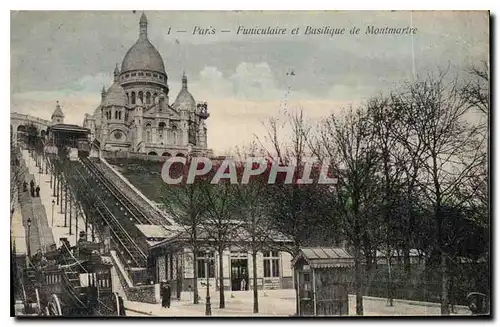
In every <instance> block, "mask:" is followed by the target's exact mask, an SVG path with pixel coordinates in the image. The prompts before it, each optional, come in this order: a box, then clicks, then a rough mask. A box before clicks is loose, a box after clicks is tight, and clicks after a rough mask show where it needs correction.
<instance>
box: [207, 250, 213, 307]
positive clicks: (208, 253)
mask: <svg viewBox="0 0 500 327" xmlns="http://www.w3.org/2000/svg"><path fill="white" fill-rule="evenodd" d="M205 254H206V260H205V261H206V265H207V269H206V270H205V272H206V274H207V300H206V302H205V316H211V315H212V305H211V304H210V287H209V281H210V280H209V276H210V272H209V268H210V262H209V255H210V251H208V250H207V251H206V252H205Z"/></svg>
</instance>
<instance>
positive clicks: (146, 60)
mask: <svg viewBox="0 0 500 327" xmlns="http://www.w3.org/2000/svg"><path fill="white" fill-rule="evenodd" d="M131 70H151V71H155V72H160V73H163V74H165V65H164V63H163V59H162V57H161V55H160V53H159V52H158V50H156V48H155V46H154V45H152V44H151V42H149V40H148V20H147V18H146V15H145V14H144V13H143V14H142V16H141V19H140V21H139V39H138V40H137V42H136V43H135V44H134V45H133V46H132V47H131V48H130V49H129V50H128V51H127V53H126V54H125V57H124V58H123V61H122V69H121V73H122V74H123V73H125V72H127V71H131Z"/></svg>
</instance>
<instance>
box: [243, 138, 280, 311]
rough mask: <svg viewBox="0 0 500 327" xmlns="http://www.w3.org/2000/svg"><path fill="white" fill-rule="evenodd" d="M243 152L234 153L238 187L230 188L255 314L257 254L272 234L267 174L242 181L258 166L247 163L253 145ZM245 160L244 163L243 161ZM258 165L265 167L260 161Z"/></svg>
mask: <svg viewBox="0 0 500 327" xmlns="http://www.w3.org/2000/svg"><path fill="white" fill-rule="evenodd" d="M244 152H245V153H241V152H240V151H238V156H237V157H238V158H239V161H238V163H237V164H236V166H237V176H238V177H239V181H240V183H239V184H236V185H234V188H235V200H236V201H237V203H238V205H239V206H240V211H239V212H240V217H239V218H240V219H241V220H242V222H243V223H242V232H241V233H238V234H239V235H238V239H239V240H240V241H241V243H243V244H245V246H246V247H247V248H248V250H249V251H250V252H251V254H252V277H253V278H252V280H253V312H254V313H258V312H259V293H258V292H259V291H258V289H257V252H258V251H263V250H264V249H268V248H269V247H270V244H271V243H272V242H273V240H272V238H273V233H272V226H271V223H270V219H269V217H268V215H267V210H266V209H267V208H268V205H269V201H268V192H267V187H268V183H267V181H268V179H267V178H268V175H267V173H268V171H266V172H264V173H262V174H259V175H253V176H249V177H248V181H243V180H242V179H243V174H242V173H243V171H244V169H245V168H246V169H250V168H252V169H258V168H259V167H257V166H258V165H259V163H256V162H254V161H250V160H248V158H256V157H258V155H257V153H258V151H257V145H256V144H255V143H254V144H252V145H251V146H250V147H249V148H248V149H245V150H244ZM247 160H248V161H247ZM260 165H266V168H267V162H266V161H264V160H263V162H261V163H260Z"/></svg>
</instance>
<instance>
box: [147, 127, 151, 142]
mask: <svg viewBox="0 0 500 327" xmlns="http://www.w3.org/2000/svg"><path fill="white" fill-rule="evenodd" d="M146 142H147V143H151V125H150V124H147V125H146Z"/></svg>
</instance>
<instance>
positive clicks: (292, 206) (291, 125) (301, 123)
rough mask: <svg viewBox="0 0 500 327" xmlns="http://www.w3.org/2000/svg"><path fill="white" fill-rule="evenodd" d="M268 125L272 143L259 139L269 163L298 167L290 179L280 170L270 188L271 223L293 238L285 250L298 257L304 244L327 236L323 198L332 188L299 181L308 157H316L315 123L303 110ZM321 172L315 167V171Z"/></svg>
mask: <svg viewBox="0 0 500 327" xmlns="http://www.w3.org/2000/svg"><path fill="white" fill-rule="evenodd" d="M266 128H267V136H266V138H265V139H264V141H267V143H268V144H270V145H269V146H268V148H266V147H265V146H264V145H263V144H264V142H263V141H261V140H259V139H258V141H259V142H260V144H261V146H262V148H263V152H264V153H265V156H266V159H268V160H269V164H276V165H278V166H293V167H295V169H294V172H293V174H291V175H292V176H291V181H290V182H287V180H286V179H287V173H284V172H282V173H277V175H276V178H275V179H274V181H271V183H270V184H269V185H268V186H267V188H266V191H267V192H266V193H267V194H268V195H267V196H268V199H269V205H268V214H269V217H270V222H271V225H272V226H273V228H274V229H275V230H277V231H279V232H281V233H283V234H284V235H286V236H287V237H288V238H290V239H291V240H292V241H293V243H291V246H290V245H284V246H283V248H282V250H283V251H287V252H288V253H290V254H291V255H292V256H295V255H296V254H297V253H298V251H299V249H300V247H301V246H306V245H313V244H314V242H315V241H316V242H320V241H321V240H323V238H324V235H321V234H322V232H323V231H322V228H320V227H319V226H320V225H319V223H320V222H321V219H322V217H323V216H324V214H326V213H325V212H324V211H322V210H325V211H327V207H326V206H325V205H324V203H323V200H324V194H325V192H326V191H327V189H328V187H327V186H326V185H318V184H317V183H312V184H299V183H298V180H299V179H300V178H301V177H302V174H303V172H304V168H305V164H306V162H307V160H309V158H308V156H310V157H312V152H311V150H310V149H309V141H310V137H311V126H309V125H308V123H307V122H306V120H305V118H304V114H303V111H302V110H297V111H296V112H292V113H286V115H285V120H284V121H280V120H279V119H278V118H271V119H269V121H268V122H267V125H266ZM287 136H288V137H287ZM317 172H318V171H317V170H315V171H313V172H312V173H317ZM268 173H269V170H268ZM267 176H269V175H267Z"/></svg>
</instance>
